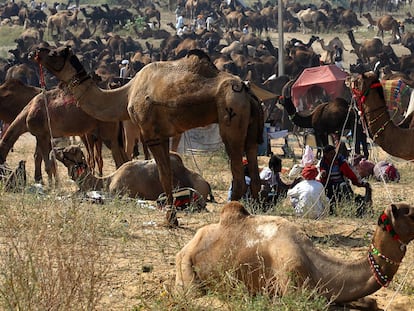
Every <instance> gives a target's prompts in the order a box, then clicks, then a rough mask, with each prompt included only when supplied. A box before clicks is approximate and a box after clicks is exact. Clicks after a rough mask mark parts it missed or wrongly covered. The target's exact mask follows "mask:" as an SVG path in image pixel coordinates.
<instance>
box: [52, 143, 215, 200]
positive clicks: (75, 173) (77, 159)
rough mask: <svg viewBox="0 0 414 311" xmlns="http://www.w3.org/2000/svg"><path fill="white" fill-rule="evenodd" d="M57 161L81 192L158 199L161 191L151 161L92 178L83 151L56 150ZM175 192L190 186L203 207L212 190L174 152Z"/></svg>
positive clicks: (128, 164) (128, 165) (139, 162)
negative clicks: (98, 192)
mask: <svg viewBox="0 0 414 311" xmlns="http://www.w3.org/2000/svg"><path fill="white" fill-rule="evenodd" d="M55 150H56V159H57V160H59V161H60V162H62V163H63V164H64V165H65V166H66V168H67V169H68V175H69V176H70V177H71V179H72V180H73V181H75V182H76V183H77V185H78V186H79V189H80V191H82V192H86V191H91V190H103V191H106V192H109V193H111V194H114V195H121V196H123V195H128V196H129V197H132V198H141V199H145V200H157V198H158V197H159V195H160V194H161V193H162V192H163V189H162V186H161V183H160V179H159V177H158V170H157V164H156V163H155V161H154V160H145V161H139V160H134V161H128V162H125V163H124V164H123V165H121V166H120V167H119V168H118V169H117V170H116V171H115V172H113V173H112V174H110V175H109V176H107V177H102V178H99V177H95V176H94V175H93V173H92V172H91V171H90V169H89V168H88V166H87V164H86V162H85V157H84V155H83V152H82V150H81V149H80V147H79V146H77V145H71V146H68V147H64V148H55ZM170 160H171V168H172V172H173V186H174V188H175V189H178V188H183V187H190V188H193V189H194V190H196V191H197V192H198V193H199V194H200V195H201V196H202V197H203V200H202V201H201V202H200V204H201V205H202V207H203V208H204V207H205V205H206V202H207V199H208V197H209V195H210V194H211V187H210V185H209V183H208V182H207V181H206V180H205V179H204V178H203V177H202V176H201V175H199V174H197V173H196V172H194V171H191V170H189V169H187V168H186V167H185V166H184V163H183V161H182V159H181V157H180V156H179V154H177V153H174V152H172V153H170Z"/></svg>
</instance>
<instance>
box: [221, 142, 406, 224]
mask: <svg viewBox="0 0 414 311" xmlns="http://www.w3.org/2000/svg"><path fill="white" fill-rule="evenodd" d="M361 157H362V159H363V161H362V162H361V163H365V162H366V161H367V159H365V158H363V156H362V155H361ZM243 161H244V162H243V165H244V168H245V175H246V177H245V178H246V185H247V189H248V190H247V192H246V194H245V196H244V199H246V200H248V199H249V198H250V190H249V185H250V175H249V172H248V169H247V167H248V165H247V164H248V163H247V161H246V160H243ZM350 161H351V160H350V159H348V158H347V156H345V155H343V154H341V149H340V148H339V145H338V146H337V147H335V146H333V145H327V146H325V147H324V149H323V155H322V157H321V159H320V160H317V159H316V158H315V156H314V154H313V149H312V148H311V147H310V146H306V148H305V150H304V153H303V156H302V161H301V163H300V164H297V165H295V166H294V167H293V168H292V170H291V172H293V171H294V170H296V171H297V170H298V169H299V170H298V173H296V176H295V175H293V174H292V175H290V174H289V176H290V177H292V178H293V181H292V182H291V183H287V182H285V181H283V179H282V178H281V174H282V167H283V165H282V159H281V158H280V157H279V156H277V155H275V154H271V156H270V158H269V162H268V166H266V167H263V168H261V170H260V180H261V184H262V186H261V191H260V193H259V197H260V201H261V203H262V204H263V208H264V209H265V210H267V209H269V208H270V207H272V206H274V205H275V204H276V203H277V202H278V201H280V200H283V199H286V198H287V199H288V200H289V203H290V205H291V206H292V208H293V210H294V212H295V214H296V215H298V216H300V217H307V218H311V219H320V218H322V217H324V216H327V215H336V214H338V208H340V207H341V204H343V203H344V202H354V203H356V204H357V205H358V204H360V205H361V204H362V206H359V207H357V213H356V215H357V216H362V215H363V214H364V213H365V212H367V210H366V208H368V207H369V206H370V204H372V201H371V185H370V184H369V183H368V182H367V181H366V180H367V177H369V176H368V175H365V174H364V175H363V176H361V175H360V174H359V171H358V169H357V167H356V166H354V165H353V164H352V163H351V162H350ZM371 171H372V173H371V175H372V176H373V177H375V178H376V180H384V181H385V182H389V181H395V182H398V181H399V179H400V175H399V172H398V170H397V169H396V168H395V166H394V165H393V164H392V163H389V162H387V161H380V162H378V164H377V165H375V170H374V165H373V166H372V167H371ZM374 171H375V172H374ZM377 176H380V177H377ZM353 187H359V188H364V190H365V192H364V191H362V192H364V193H365V196H362V197H363V198H364V199H365V201H364V200H362V203H361V202H359V201H358V199H360V198H361V195H356V193H355V192H354V190H353ZM230 197H231V187H230V189H229V196H228V200H230Z"/></svg>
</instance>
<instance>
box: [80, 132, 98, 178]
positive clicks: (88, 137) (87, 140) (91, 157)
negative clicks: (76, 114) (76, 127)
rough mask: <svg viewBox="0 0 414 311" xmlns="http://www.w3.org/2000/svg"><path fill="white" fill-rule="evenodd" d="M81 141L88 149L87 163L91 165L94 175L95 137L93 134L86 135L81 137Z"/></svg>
mask: <svg viewBox="0 0 414 311" xmlns="http://www.w3.org/2000/svg"><path fill="white" fill-rule="evenodd" d="M81 140H82V142H83V144H84V146H85V148H86V162H87V163H88V165H89V169H90V170H91V171H92V172H93V173H94V172H95V160H94V158H95V156H94V148H93V143H92V141H93V137H92V134H85V135H82V136H81Z"/></svg>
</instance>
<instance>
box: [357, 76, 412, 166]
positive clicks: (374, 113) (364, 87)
mask: <svg viewBox="0 0 414 311" xmlns="http://www.w3.org/2000/svg"><path fill="white" fill-rule="evenodd" d="M352 89H353V92H354V94H357V96H359V107H362V114H363V116H364V118H365V120H366V124H367V125H368V129H369V132H370V135H371V137H372V139H373V140H374V142H375V143H376V144H378V145H379V146H381V148H382V149H383V150H384V151H385V152H387V153H389V154H390V155H393V156H396V157H399V158H401V159H404V160H413V159H414V130H413V129H404V128H399V127H398V126H396V125H395V124H394V122H392V120H391V118H390V115H389V113H388V108H387V105H386V101H385V98H384V90H383V88H382V84H381V83H380V82H379V80H378V77H377V76H376V75H375V74H374V73H369V72H368V73H365V74H363V75H360V76H359V77H358V78H357V79H356V80H354V81H353V82H352Z"/></svg>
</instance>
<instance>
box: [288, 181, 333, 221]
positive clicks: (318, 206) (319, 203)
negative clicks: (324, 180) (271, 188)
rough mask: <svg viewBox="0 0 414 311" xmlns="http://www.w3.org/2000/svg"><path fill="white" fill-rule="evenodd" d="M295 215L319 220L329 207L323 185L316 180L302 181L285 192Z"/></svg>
mask: <svg viewBox="0 0 414 311" xmlns="http://www.w3.org/2000/svg"><path fill="white" fill-rule="evenodd" d="M287 195H288V197H289V198H290V202H291V203H292V205H293V208H294V209H295V211H296V214H298V215H300V216H303V217H306V218H311V219H319V218H321V217H322V216H323V215H324V211H325V208H328V207H329V200H328V198H327V197H326V195H325V190H324V187H323V185H322V184H321V183H320V182H319V181H316V180H303V181H301V182H300V183H298V184H296V185H295V186H294V187H293V188H292V189H289V190H288V192H287Z"/></svg>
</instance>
